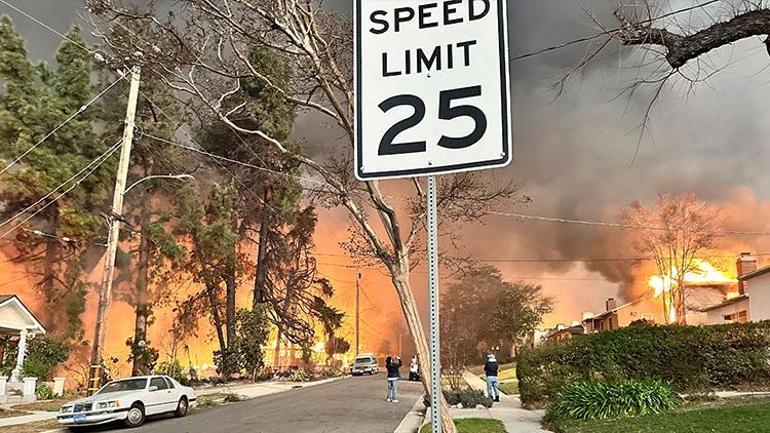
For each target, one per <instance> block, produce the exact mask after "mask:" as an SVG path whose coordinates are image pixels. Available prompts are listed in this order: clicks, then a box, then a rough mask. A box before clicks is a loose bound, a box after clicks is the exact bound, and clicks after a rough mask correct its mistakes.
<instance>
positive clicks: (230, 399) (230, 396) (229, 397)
mask: <svg viewBox="0 0 770 433" xmlns="http://www.w3.org/2000/svg"><path fill="white" fill-rule="evenodd" d="M224 401H225V403H234V402H236V401H241V396H239V395H238V394H234V393H230V394H227V395H226V396H225V399H224Z"/></svg>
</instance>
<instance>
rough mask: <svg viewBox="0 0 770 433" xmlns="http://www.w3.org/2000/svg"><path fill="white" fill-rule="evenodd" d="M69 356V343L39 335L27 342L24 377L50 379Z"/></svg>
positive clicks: (23, 369) (23, 367) (23, 368)
mask: <svg viewBox="0 0 770 433" xmlns="http://www.w3.org/2000/svg"><path fill="white" fill-rule="evenodd" d="M68 357H69V345H68V344H67V343H65V342H63V341H58V340H55V339H53V338H51V337H49V336H47V335H44V336H37V337H35V338H33V339H31V340H29V341H28V343H27V353H26V357H25V359H24V365H23V366H22V374H23V375H24V377H36V378H37V379H38V380H41V381H42V380H50V379H51V378H52V376H53V372H54V370H55V369H56V367H57V366H58V365H59V364H60V363H62V362H64V361H66V360H67V358H68Z"/></svg>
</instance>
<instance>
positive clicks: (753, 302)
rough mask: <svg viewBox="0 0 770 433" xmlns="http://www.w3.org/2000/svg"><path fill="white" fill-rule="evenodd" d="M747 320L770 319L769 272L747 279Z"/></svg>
mask: <svg viewBox="0 0 770 433" xmlns="http://www.w3.org/2000/svg"><path fill="white" fill-rule="evenodd" d="M747 292H748V294H749V301H750V302H749V320H751V321H752V322H758V321H760V320H768V319H770V273H768V274H762V275H759V276H757V277H754V278H751V279H749V280H748V284H747Z"/></svg>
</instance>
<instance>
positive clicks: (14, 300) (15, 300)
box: [0, 295, 46, 333]
mask: <svg viewBox="0 0 770 433" xmlns="http://www.w3.org/2000/svg"><path fill="white" fill-rule="evenodd" d="M11 304H14V305H16V306H17V307H18V308H19V309H20V310H21V311H22V313H23V314H24V315H25V316H27V319H29V321H30V322H32V323H33V324H34V327H35V328H37V331H38V332H41V333H45V332H46V329H45V327H44V326H43V324H42V323H40V321H39V320H37V317H35V315H34V314H32V312H31V311H30V310H29V308H27V306H26V305H24V303H23V302H21V299H19V297H18V296H16V295H0V308H2V307H5V306H6V305H11Z"/></svg>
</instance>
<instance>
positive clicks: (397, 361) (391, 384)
mask: <svg viewBox="0 0 770 433" xmlns="http://www.w3.org/2000/svg"><path fill="white" fill-rule="evenodd" d="M400 368H401V358H399V357H398V356H394V357H390V356H388V357H387V358H385V369H386V370H387V371H388V398H387V399H386V400H387V401H388V402H392V403H398V379H400V378H401V372H400V371H399V369H400Z"/></svg>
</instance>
